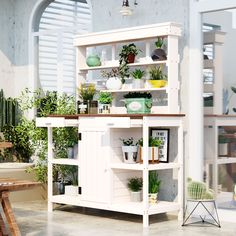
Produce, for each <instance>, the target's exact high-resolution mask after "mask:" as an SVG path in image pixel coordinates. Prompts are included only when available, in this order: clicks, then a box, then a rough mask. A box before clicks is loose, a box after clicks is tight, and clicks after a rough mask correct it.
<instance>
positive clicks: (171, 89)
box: [167, 35, 179, 114]
mask: <svg viewBox="0 0 236 236" xmlns="http://www.w3.org/2000/svg"><path fill="white" fill-rule="evenodd" d="M167 51H168V61H167V70H168V75H167V76H168V112H169V113H176V114H177V113H179V99H178V95H179V77H178V74H179V53H178V37H177V36H172V35H169V36H168V49H167Z"/></svg>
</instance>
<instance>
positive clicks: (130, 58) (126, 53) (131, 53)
mask: <svg viewBox="0 0 236 236" xmlns="http://www.w3.org/2000/svg"><path fill="white" fill-rule="evenodd" d="M139 52H140V50H139V49H138V48H137V47H136V45H135V44H134V43H131V44H128V45H124V46H123V47H122V49H121V51H120V53H119V57H120V58H119V68H118V70H119V74H120V77H121V79H122V80H121V81H122V83H123V84H124V88H126V89H128V88H130V86H129V83H128V81H127V80H126V78H129V75H130V72H129V66H128V64H129V63H134V60H135V56H137V55H138V53H139Z"/></svg>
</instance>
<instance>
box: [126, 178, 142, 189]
mask: <svg viewBox="0 0 236 236" xmlns="http://www.w3.org/2000/svg"><path fill="white" fill-rule="evenodd" d="M127 186H128V188H129V190H130V191H132V192H139V191H141V190H142V186H143V179H142V178H138V177H134V178H130V179H129V180H128V184H127Z"/></svg>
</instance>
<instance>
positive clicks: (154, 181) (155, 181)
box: [148, 171, 161, 193]
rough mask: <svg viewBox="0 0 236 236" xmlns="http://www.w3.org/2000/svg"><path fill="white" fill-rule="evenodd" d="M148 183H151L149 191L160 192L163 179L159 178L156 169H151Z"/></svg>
mask: <svg viewBox="0 0 236 236" xmlns="http://www.w3.org/2000/svg"><path fill="white" fill-rule="evenodd" d="M148 184H149V191H148V192H149V193H158V192H159V190H160V185H161V180H159V178H158V174H157V173H156V171H149V176H148Z"/></svg>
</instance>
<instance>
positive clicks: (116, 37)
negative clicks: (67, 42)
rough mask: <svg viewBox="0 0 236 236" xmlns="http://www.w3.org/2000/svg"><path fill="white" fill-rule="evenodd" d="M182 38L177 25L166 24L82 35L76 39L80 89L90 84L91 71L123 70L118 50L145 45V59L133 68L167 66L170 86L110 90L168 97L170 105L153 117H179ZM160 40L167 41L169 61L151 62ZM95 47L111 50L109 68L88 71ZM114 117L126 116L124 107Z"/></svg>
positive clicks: (155, 109)
mask: <svg viewBox="0 0 236 236" xmlns="http://www.w3.org/2000/svg"><path fill="white" fill-rule="evenodd" d="M180 36H181V29H180V25H179V24H177V23H162V24H153V25H145V26H141V27H133V28H125V29H119V30H112V31H104V32H98V33H90V34H84V35H78V36H76V37H75V40H74V46H75V47H76V49H77V65H78V79H77V86H79V85H80V84H81V83H83V82H85V81H86V76H87V73H88V71H94V70H99V71H100V70H103V69H112V68H118V67H119V58H118V54H119V52H118V47H119V46H121V45H125V44H127V43H133V42H134V43H136V42H137V43H140V44H142V43H143V44H144V51H143V53H144V57H142V58H140V57H138V58H137V59H136V61H135V63H130V64H129V67H148V66H151V65H157V66H158V65H159V66H160V65H163V66H166V67H167V76H168V85H167V86H166V87H164V88H161V89H149V88H147V89H138V90H137V89H135V90H132V89H129V90H122V89H120V90H110V92H113V93H125V92H131V91H150V92H152V93H154V92H155V94H156V95H155V96H158V95H159V94H160V93H163V92H164V93H165V94H166V96H167V99H166V101H167V105H166V104H164V105H163V106H160V105H153V107H152V113H173V114H174V113H175V114H177V113H179V110H180V108H179V65H178V64H179V54H178V40H179V37H180ZM157 37H164V38H167V60H164V61H153V60H152V59H151V56H150V55H151V47H153V45H154V41H156V40H157ZM95 47H109V48H110V51H111V56H110V57H109V58H110V60H109V61H108V60H107V61H106V62H105V65H102V66H98V67H88V66H87V64H86V57H87V56H88V51H89V50H87V49H89V48H95ZM112 113H117V114H124V113H126V109H125V107H124V106H115V101H114V102H113V105H112Z"/></svg>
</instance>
